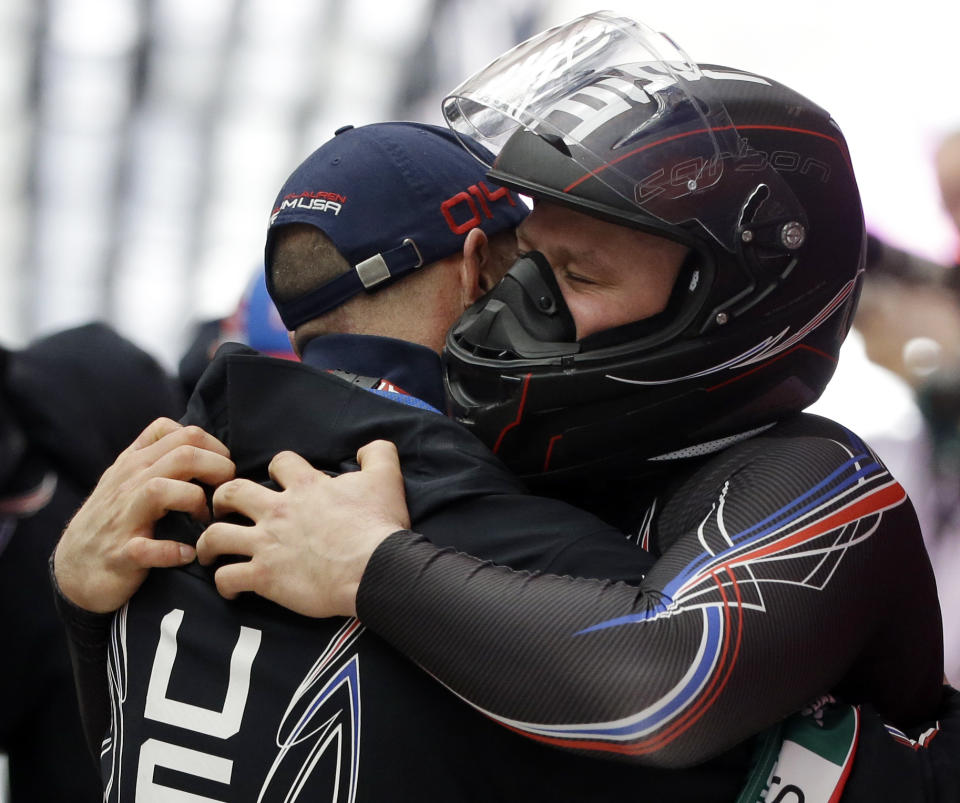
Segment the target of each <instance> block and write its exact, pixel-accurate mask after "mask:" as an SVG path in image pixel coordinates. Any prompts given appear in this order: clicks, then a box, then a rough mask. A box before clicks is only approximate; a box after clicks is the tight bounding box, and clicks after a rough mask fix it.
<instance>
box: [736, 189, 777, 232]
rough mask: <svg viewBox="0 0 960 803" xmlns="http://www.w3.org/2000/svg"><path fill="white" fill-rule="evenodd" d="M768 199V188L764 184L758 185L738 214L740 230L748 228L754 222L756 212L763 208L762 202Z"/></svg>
mask: <svg viewBox="0 0 960 803" xmlns="http://www.w3.org/2000/svg"><path fill="white" fill-rule="evenodd" d="M769 197H770V188H769V187H768V186H767V185H766V184H760V185H758V186H757V188H756V189H755V190H754V191H753V192H752V193H751V194H750V197H749V198H748V199H747V202H746V203H745V204H744V205H743V211H742V212H741V213H740V228H744V227H746V226H749V225H750V224H751V223H753V221H754V220H756V217H757V212H759V211H760V207H761V206H763V202H764V201H766V200H767V198H769Z"/></svg>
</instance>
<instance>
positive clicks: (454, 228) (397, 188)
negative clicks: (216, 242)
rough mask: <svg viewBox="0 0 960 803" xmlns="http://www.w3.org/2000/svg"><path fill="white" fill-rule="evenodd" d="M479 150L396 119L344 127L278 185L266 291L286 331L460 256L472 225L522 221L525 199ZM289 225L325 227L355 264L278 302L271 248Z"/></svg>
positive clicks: (506, 225)
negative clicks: (497, 179)
mask: <svg viewBox="0 0 960 803" xmlns="http://www.w3.org/2000/svg"><path fill="white" fill-rule="evenodd" d="M471 147H473V146H471ZM475 149H476V154H477V155H476V156H474V155H473V154H471V153H470V152H469V151H468V150H467V149H466V148H465V147H464V144H463V142H462V141H461V140H460V139H458V138H457V137H456V136H455V135H454V134H453V133H451V132H450V131H449V130H448V129H446V128H442V127H440V126H434V125H427V124H423V123H407V122H393V123H376V124H373V125H365V126H360V127H359V128H354V127H352V126H345V127H344V128H341V129H339V130H338V131H337V132H336V135H335V136H334V137H333V138H332V139H330V140H329V141H327V142H326V143H325V144H324V145H322V146H320V148H318V149H317V150H316V151H314V152H313V153H312V154H311V155H310V156H308V157H307V159H306V160H304V162H303V163H301V165H300V166H299V167H298V168H297V169H296V170H294V171H293V173H292V174H291V175H290V177H289V178H288V179H287V181H286V183H285V184H284V185H283V187H282V189H281V190H280V194H279V195H278V196H277V200H276V202H275V203H274V206H273V212H272V213H271V216H270V228H269V230H268V232H267V244H266V250H265V265H266V276H267V289H268V290H269V292H270V296H271V297H272V298H273V300H274V303H275V304H276V306H277V310H278V311H279V313H280V317H281V318H282V320H283V323H284V325H285V326H286V327H287V329H289V330H293V329H295V328H296V327H298V326H299V325H301V324H302V323H305V322H306V321H309V320H311V319H312V318H316V317H317V316H319V315H322V314H324V313H325V312H329V311H330V310H332V309H334V308H336V307H338V306H339V305H340V304H343V303H344V302H345V301H347V300H348V299H350V298H352V297H353V296H355V295H357V294H358V293H360V292H362V291H367V292H370V291H373V290H376V289H378V288H381V287H385V286H386V285H388V284H389V283H391V282H393V281H396V280H397V279H398V278H400V277H402V276H404V275H406V274H408V273H411V272H413V271H415V270H416V269H417V268H420V267H423V266H425V265H429V264H431V263H432V262H436V261H437V260H439V259H443V258H444V257H448V256H450V255H451V254H455V253H458V252H459V251H460V250H461V249H462V248H463V242H464V239H465V238H466V235H467V232H469V231H470V230H471V229H474V228H477V227H479V228H481V229H483V231H485V232H486V233H487V234H496V233H497V232H500V231H504V230H506V229H511V228H514V227H515V226H517V225H518V224H519V223H520V222H521V221H522V220H523V218H524V217H525V216H526V214H527V211H528V208H527V206H526V205H525V204H524V203H523V201H521V200H520V198H519V197H517V195H516V194H514V193H513V192H511V191H510V190H508V189H506V188H505V187H498V186H497V185H495V184H492V183H491V182H489V181H487V179H486V169H487V168H486V167H485V166H484V164H483V163H482V162H481V161H480V158H486V159H490V158H491V157H490V155H489V154H487V153H486V152H485V149H484V148H483V147H482V146H480V145H475ZM478 157H480V158H478ZM289 223H308V224H310V225H312V226H316V227H317V228H318V229H320V230H321V231H323V233H324V234H326V236H327V237H329V238H330V240H331V241H332V242H333V244H334V245H335V246H336V248H337V250H338V251H339V252H340V253H341V254H342V255H343V256H344V258H345V259H346V260H347V261H348V262H349V263H350V265H351V266H352V268H353V269H352V270H350V271H347V272H346V273H344V274H342V275H340V276H338V277H336V278H335V279H332V280H331V281H329V282H327V283H326V284H324V285H322V286H321V287H318V288H316V289H315V290H313V291H311V292H309V293H306V294H304V295H302V296H300V297H298V298H295V299H292V300H290V299H288V300H287V301H280V300H279V299H277V297H276V293H275V292H274V287H273V281H272V271H271V269H270V268H271V256H272V254H271V252H272V250H273V248H272V247H273V240H274V235H275V234H276V231H277V229H278V228H279V227H280V226H284V225H286V224H289Z"/></svg>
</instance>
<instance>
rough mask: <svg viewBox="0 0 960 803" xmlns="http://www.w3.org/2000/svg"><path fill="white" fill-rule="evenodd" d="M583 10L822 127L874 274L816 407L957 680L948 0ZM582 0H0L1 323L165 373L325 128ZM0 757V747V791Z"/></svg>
mask: <svg viewBox="0 0 960 803" xmlns="http://www.w3.org/2000/svg"><path fill="white" fill-rule="evenodd" d="M606 7H608V8H610V9H611V10H614V11H618V12H622V13H625V14H627V15H630V16H633V17H636V18H638V19H641V20H643V21H644V22H646V23H647V24H649V25H650V26H652V27H653V28H656V29H658V30H661V31H664V32H666V33H668V34H670V35H671V36H672V37H673V38H674V39H675V40H676V41H677V42H678V43H679V44H680V45H681V46H682V47H683V48H684V49H686V50H687V52H688V53H689V54H690V55H691V57H692V58H693V59H694V60H695V61H699V62H713V63H719V64H725V65H728V66H734V67H740V68H743V69H746V70H751V71H754V72H758V73H761V74H768V75H770V76H772V77H774V78H776V79H778V80H780V81H782V82H783V83H786V84H788V85H789V86H791V87H793V88H794V89H796V90H798V91H800V92H802V93H803V94H805V95H807V96H809V97H810V98H811V99H813V100H814V101H816V102H817V103H819V104H820V105H822V106H824V107H825V108H827V109H828V110H829V111H830V112H831V113H832V114H833V116H834V117H835V119H836V120H837V121H838V122H839V124H840V126H841V128H842V129H843V130H844V132H845V134H846V136H847V139H848V142H849V144H850V148H851V152H852V156H853V163H854V167H855V170H856V172H857V175H858V178H859V182H860V186H861V190H862V193H863V199H864V206H865V211H866V217H867V223H868V228H869V230H870V233H871V235H872V238H871V265H872V266H873V267H872V268H871V272H868V278H869V277H872V276H874V275H875V276H876V277H877V279H876V281H873V280H872V279H871V281H870V282H868V287H867V288H866V289H865V292H864V303H863V304H862V305H861V312H862V315H861V316H860V317H859V318H858V331H857V332H856V333H855V335H856V337H855V338H853V339H851V341H850V347H849V349H848V348H847V347H846V346H845V349H846V351H847V354H845V356H844V357H843V358H842V359H841V370H840V371H838V379H837V381H836V382H835V383H833V384H832V385H831V389H830V390H829V391H828V395H827V396H826V397H825V399H824V402H823V404H824V406H823V407H822V408H821V411H822V412H824V413H826V414H828V415H831V416H833V417H836V418H838V419H839V420H841V421H842V422H843V423H848V424H850V425H851V426H853V427H854V428H857V429H858V430H859V432H860V434H861V435H863V436H864V437H866V438H867V440H868V442H869V443H871V444H872V445H873V446H874V447H875V448H876V449H877V450H878V452H879V453H880V454H881V456H882V457H883V458H884V460H885V461H887V462H888V464H890V465H891V468H892V469H893V470H894V473H895V474H896V475H897V476H899V477H902V478H904V484H905V485H908V490H909V491H910V492H911V496H912V497H913V498H914V502H915V505H916V506H917V508H918V512H919V513H920V516H921V520H922V521H923V522H924V527H925V532H926V535H927V538H928V546H929V548H930V551H931V555H932V556H933V557H934V564H935V566H936V567H937V571H938V576H939V583H940V587H941V594H942V602H943V607H944V613H945V620H946V625H947V640H948V642H950V643H952V647H951V646H950V644H948V653H949V652H950V649H952V655H953V658H952V663H951V662H950V660H949V655H948V671H952V672H954V673H955V674H954V675H953V676H954V682H956V678H957V673H960V591H956V590H954V589H960V583H957V582H956V581H955V578H956V577H957V575H958V574H960V537H958V534H960V491H958V489H960V370H957V369H956V366H957V364H960V314H958V312H957V311H958V310H960V302H958V298H960V291H958V288H960V282H957V280H956V272H955V269H954V268H953V267H952V266H954V265H955V263H956V262H957V261H958V254H960V236H958V228H957V226H958V225H960V184H958V190H957V196H956V197H957V199H958V200H957V208H958V212H957V215H958V222H957V223H956V224H954V222H953V221H952V220H951V219H950V217H949V216H948V215H947V213H946V212H945V210H944V206H943V203H942V201H941V195H940V188H939V186H938V181H937V176H936V174H935V170H934V166H935V162H936V154H937V149H938V146H939V144H940V142H941V141H942V140H943V138H944V137H945V135H947V134H948V133H949V132H951V131H954V130H957V129H960V94H958V91H957V86H958V84H960V63H958V58H960V57H958V55H957V53H958V47H957V42H958V38H957V37H958V34H957V31H958V30H960V6H958V5H957V4H954V3H943V2H940V0H913V2H911V3H909V4H904V5H902V6H900V7H899V8H898V10H897V11H896V13H893V12H891V11H887V10H886V9H887V8H890V6H888V5H877V4H871V3H866V2H847V3H844V2H837V0H806V2H804V3H803V4H796V3H764V4H760V5H757V4H754V5H753V6H750V8H751V9H752V10H749V11H748V10H747V8H748V7H747V6H745V5H743V4H729V3H717V2H715V0H686V2H672V3H666V2H659V3H641V2H633V3H612V4H608V5H607V6H606ZM596 8H597V6H595V5H594V4H592V3H586V2H579V1H576V0H550V2H549V3H548V2H546V0H483V2H476V0H474V2H467V0H405V2H402V3H401V2H393V3H386V2H381V0H350V2H342V1H335V0H284V2H282V3H277V2H275V0H2V2H0V153H2V154H3V158H2V159H0V254H2V259H0V344H2V345H4V346H7V347H14V348H16V347H20V346H21V345H23V344H25V343H27V342H28V341H30V340H32V339H34V338H36V337H38V336H41V335H45V334H48V333H51V332H55V331H58V330H61V329H64V328H67V327H71V326H74V325H76V324H80V323H85V322H88V321H92V320H102V321H105V322H108V323H110V324H112V325H113V326H114V327H115V328H116V329H118V330H119V331H120V332H121V333H122V334H124V335H126V336H127V337H129V338H130V339H131V340H133V341H134V342H135V343H137V344H138V345H140V346H141V347H142V348H144V349H146V350H147V351H149V352H150V353H152V354H153V355H154V356H155V357H157V358H158V359H159V360H160V361H161V363H162V364H163V365H164V366H165V367H167V368H168V369H170V370H171V371H172V370H175V369H176V367H177V364H178V361H179V359H180V357H181V356H182V355H183V353H184V351H185V349H186V348H187V347H188V346H189V345H190V343H191V341H192V338H193V336H194V332H195V330H196V327H197V325H198V324H199V323H200V322H202V321H208V320H210V319H215V318H223V317H225V316H228V315H230V313H231V312H232V311H233V310H234V309H235V308H236V306H237V303H238V299H239V298H240V296H241V294H242V293H243V291H244V288H245V286H246V285H247V282H248V279H249V277H250V275H251V272H252V271H253V270H255V268H256V267H257V265H258V263H259V261H260V257H261V252H262V247H263V239H264V234H265V231H266V224H267V216H268V213H269V211H270V209H271V205H272V201H273V199H274V196H275V194H276V191H277V190H278V188H279V187H280V185H281V184H282V182H283V180H284V179H285V178H286V176H287V175H288V173H289V172H290V171H291V170H292V169H293V167H295V166H296V165H297V164H298V163H299V162H300V161H301V160H302V159H303V158H304V157H305V156H306V155H307V154H309V153H310V152H311V151H312V150H314V149H315V148H316V147H317V146H318V145H319V144H321V143H322V142H323V141H324V140H326V139H327V138H329V137H330V136H331V135H332V134H333V132H334V131H335V130H336V129H337V128H339V127H340V126H342V125H345V124H348V123H349V124H353V125H363V124H365V123H370V122H376V121H382V120H385V119H415V120H422V121H428V122H437V123H440V122H442V120H441V116H440V111H439V109H440V100H441V98H442V97H443V95H444V94H445V92H446V91H448V90H450V89H452V88H453V87H454V86H455V85H456V84H457V83H459V82H460V81H461V80H462V79H463V78H465V77H466V76H467V75H469V74H470V73H472V72H473V71H475V70H477V69H479V68H480V67H482V66H483V65H484V64H486V63H487V62H488V61H490V60H491V59H493V58H494V57H496V56H497V55H498V54H500V53H501V52H503V51H504V50H505V49H507V48H508V47H509V46H511V45H512V44H514V43H515V42H517V41H520V40H522V39H524V38H526V37H527V36H529V35H531V34H533V33H535V32H538V31H540V30H542V29H544V28H545V27H547V26H549V25H553V24H557V23H560V22H564V21H566V20H568V19H571V18H572V17H575V16H577V15H579V14H581V13H585V12H587V11H591V10H595V9H596ZM958 153H960V151H958ZM958 159H960V156H958ZM957 165H958V167H957V180H958V182H960V161H958V162H957ZM871 372H872V373H871ZM864 399H866V400H867V402H866V403H865V402H864ZM910 486H912V487H910ZM44 593H46V592H44ZM951 594H952V598H949V595H951ZM2 776H3V761H2V757H0V803H2V801H3V798H4V793H3V787H4V785H5V784H4V782H3V777H2Z"/></svg>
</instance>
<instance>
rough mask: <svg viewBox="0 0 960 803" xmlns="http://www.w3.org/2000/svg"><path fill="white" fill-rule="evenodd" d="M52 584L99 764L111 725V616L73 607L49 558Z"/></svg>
mask: <svg viewBox="0 0 960 803" xmlns="http://www.w3.org/2000/svg"><path fill="white" fill-rule="evenodd" d="M49 568H50V582H51V584H52V585H53V593H54V603H55V604H56V607H57V613H58V614H59V615H60V620H61V621H62V622H63V626H64V628H65V629H66V635H67V649H68V650H69V652H70V663H71V665H72V666H73V681H74V685H75V686H76V689H77V700H78V702H79V705H80V719H81V721H82V723H83V733H84V736H86V739H87V747H89V748H90V752H91V753H92V754H93V756H94V757H95V758H97V760H99V757H100V744H101V742H102V740H103V736H104V734H105V733H106V732H107V726H108V725H109V722H110V697H109V689H108V687H107V641H108V639H109V637H110V626H111V623H112V621H113V614H112V613H93V612H91V611H87V610H84V609H83V608H79V607H77V606H76V605H74V604H73V603H72V602H70V600H68V599H67V598H66V596H64V594H63V592H62V591H61V590H60V586H59V584H58V583H57V578H56V575H55V574H54V572H53V556H52V555H51V556H50V561H49Z"/></svg>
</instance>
